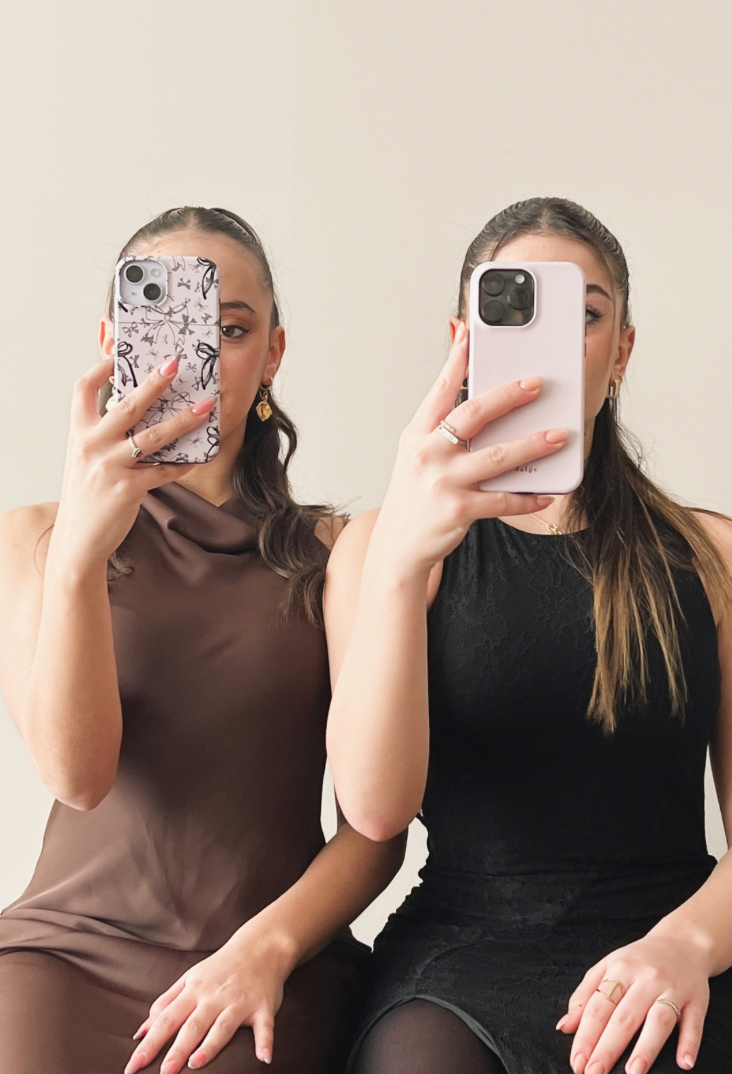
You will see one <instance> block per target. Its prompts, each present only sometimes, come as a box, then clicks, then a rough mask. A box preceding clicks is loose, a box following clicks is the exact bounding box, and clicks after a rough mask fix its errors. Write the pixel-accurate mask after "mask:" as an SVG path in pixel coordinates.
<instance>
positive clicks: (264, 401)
mask: <svg viewBox="0 0 732 1074" xmlns="http://www.w3.org/2000/svg"><path fill="white" fill-rule="evenodd" d="M270 387H271V385H269V384H263V385H262V386H261V388H260V389H259V394H260V396H261V398H260V400H259V402H258V403H257V417H258V418H259V420H260V421H269V419H270V418H271V417H272V407H271V406H270V405H269V389H270Z"/></svg>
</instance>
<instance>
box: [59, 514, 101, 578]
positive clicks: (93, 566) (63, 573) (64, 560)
mask: <svg viewBox="0 0 732 1074" xmlns="http://www.w3.org/2000/svg"><path fill="white" fill-rule="evenodd" d="M44 577H45V578H46V580H47V581H55V580H63V581H66V582H68V583H70V584H72V585H79V584H84V583H86V582H89V581H96V580H97V579H99V578H100V577H101V578H104V579H105V580H106V577H107V557H106V556H105V555H103V554H102V553H96V554H94V555H91V554H90V553H89V552H88V550H85V549H84V548H83V547H81V546H80V544H79V540H78V538H75V536H74V534H73V533H68V532H67V530H66V528H65V526H64V523H63V521H58V520H57V521H56V524H55V525H54V528H53V532H52V534H51V540H50V542H49V545H48V554H47V556H46V567H45V571H44Z"/></svg>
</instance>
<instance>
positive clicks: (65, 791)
mask: <svg viewBox="0 0 732 1074" xmlns="http://www.w3.org/2000/svg"><path fill="white" fill-rule="evenodd" d="M115 774H116V773H115ZM43 782H44V784H45V785H46V788H47V790H49V791H50V792H51V794H52V795H53V797H54V798H55V799H56V801H57V802H60V803H61V805H65V806H69V808H70V809H76V810H78V811H79V812H80V813H88V812H90V811H91V810H92V809H96V808H97V806H99V805H101V804H102V802H103V801H104V799H105V798H106V797H107V795H108V794H109V792H110V791H111V789H112V784H113V783H114V776H112V777H111V778H110V777H109V776H106V777H105V778H100V777H97V778H95V779H93V780H90V779H79V780H71V779H68V778H66V779H44V780H43Z"/></svg>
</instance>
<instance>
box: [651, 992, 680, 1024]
mask: <svg viewBox="0 0 732 1074" xmlns="http://www.w3.org/2000/svg"><path fill="white" fill-rule="evenodd" d="M656 1003H667V1004H668V1006H669V1007H671V1008H673V1010H674V1011H675V1012H676V1021H677V1022H680V1021H681V1011H680V1010H679V1008H678V1007H677V1006H676V1004H675V1003H674V1001H673V1000H672V999H666V997H665V996H659V997H658V999H657V1000H656Z"/></svg>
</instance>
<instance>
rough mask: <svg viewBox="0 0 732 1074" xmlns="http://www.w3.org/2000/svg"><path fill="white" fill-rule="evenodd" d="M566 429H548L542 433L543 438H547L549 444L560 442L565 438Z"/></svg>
mask: <svg viewBox="0 0 732 1074" xmlns="http://www.w3.org/2000/svg"><path fill="white" fill-rule="evenodd" d="M567 432H568V430H567V429H550V430H549V432H548V433H544V439H545V440H548V441H549V443H550V444H561V442H562V441H563V440H566V439H567Z"/></svg>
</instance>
